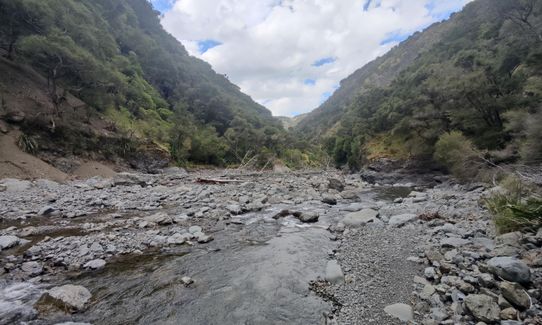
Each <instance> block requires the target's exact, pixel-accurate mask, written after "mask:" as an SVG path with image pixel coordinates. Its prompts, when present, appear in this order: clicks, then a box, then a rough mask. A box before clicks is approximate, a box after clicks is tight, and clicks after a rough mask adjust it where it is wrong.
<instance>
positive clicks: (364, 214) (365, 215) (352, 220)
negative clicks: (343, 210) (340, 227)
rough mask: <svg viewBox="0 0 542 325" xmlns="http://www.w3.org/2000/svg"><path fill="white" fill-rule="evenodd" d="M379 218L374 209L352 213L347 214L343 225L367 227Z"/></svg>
mask: <svg viewBox="0 0 542 325" xmlns="http://www.w3.org/2000/svg"><path fill="white" fill-rule="evenodd" d="M377 217H378V212H377V211H375V210H373V209H363V210H361V211H358V212H352V213H349V214H347V215H346V216H345V217H344V218H343V220H342V223H343V224H344V225H345V226H350V227H360V226H363V225H366V224H367V223H369V222H374V221H375V219H376V218H377Z"/></svg>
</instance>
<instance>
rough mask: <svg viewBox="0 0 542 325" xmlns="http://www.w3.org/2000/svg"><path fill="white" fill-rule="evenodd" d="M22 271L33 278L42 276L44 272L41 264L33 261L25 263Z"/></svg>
mask: <svg viewBox="0 0 542 325" xmlns="http://www.w3.org/2000/svg"><path fill="white" fill-rule="evenodd" d="M21 270H22V271H23V272H24V273H26V274H28V275H31V276H36V275H40V274H41V273H42V272H43V266H41V264H40V263H38V262H35V261H31V262H24V263H23V264H22V265H21Z"/></svg>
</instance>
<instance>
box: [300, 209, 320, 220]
mask: <svg viewBox="0 0 542 325" xmlns="http://www.w3.org/2000/svg"><path fill="white" fill-rule="evenodd" d="M296 217H297V218H298V219H299V220H300V221H301V222H305V223H313V222H317V221H318V219H319V218H320V215H319V214H318V213H317V212H309V211H304V212H301V214H298V215H296Z"/></svg>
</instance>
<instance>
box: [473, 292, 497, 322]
mask: <svg viewBox="0 0 542 325" xmlns="http://www.w3.org/2000/svg"><path fill="white" fill-rule="evenodd" d="M465 307H467V309H468V310H469V311H470V312H471V313H472V315H473V316H474V318H476V320H479V321H482V322H488V323H492V322H496V321H498V320H499V319H500V312H501V309H500V308H499V305H497V303H496V302H495V300H493V298H491V297H490V296H487V295H468V296H467V298H465Z"/></svg>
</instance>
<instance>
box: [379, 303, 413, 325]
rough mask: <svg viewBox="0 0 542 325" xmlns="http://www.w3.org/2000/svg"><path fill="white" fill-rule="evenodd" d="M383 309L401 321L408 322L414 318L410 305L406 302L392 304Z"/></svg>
mask: <svg viewBox="0 0 542 325" xmlns="http://www.w3.org/2000/svg"><path fill="white" fill-rule="evenodd" d="M384 311H385V312H386V313H388V314H389V315H391V316H393V317H396V318H399V320H401V321H402V322H410V321H412V320H413V319H414V312H413V311H412V307H410V306H409V305H406V304H394V305H389V306H386V307H385V308H384Z"/></svg>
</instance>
